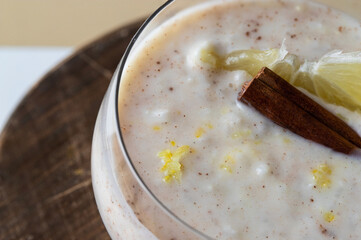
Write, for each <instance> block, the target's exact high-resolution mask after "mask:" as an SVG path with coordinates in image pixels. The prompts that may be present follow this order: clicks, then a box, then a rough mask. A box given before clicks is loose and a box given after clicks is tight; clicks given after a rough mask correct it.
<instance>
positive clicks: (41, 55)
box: [0, 46, 74, 132]
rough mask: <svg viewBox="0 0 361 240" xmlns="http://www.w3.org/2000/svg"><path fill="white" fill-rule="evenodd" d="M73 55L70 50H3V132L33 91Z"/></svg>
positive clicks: (0, 95) (0, 67)
mask: <svg viewBox="0 0 361 240" xmlns="http://www.w3.org/2000/svg"><path fill="white" fill-rule="evenodd" d="M73 51H74V49H73V48H71V47H1V46H0V132H1V131H2V129H3V127H4V125H5V124H6V122H7V120H8V119H9V117H10V115H11V114H12V112H13V111H14V110H15V108H16V106H17V105H18V104H19V103H20V101H21V99H22V98H23V97H24V96H25V94H26V93H27V92H28V91H29V90H30V89H31V87H32V86H33V85H34V84H35V83H36V82H37V81H38V80H39V79H40V78H41V77H42V76H43V75H44V74H45V73H47V72H48V71H49V70H50V69H51V68H52V67H54V66H55V65H56V64H58V63H59V62H60V61H62V60H63V59H64V58H66V57H67V56H69V55H70V54H71V53H72V52H73Z"/></svg>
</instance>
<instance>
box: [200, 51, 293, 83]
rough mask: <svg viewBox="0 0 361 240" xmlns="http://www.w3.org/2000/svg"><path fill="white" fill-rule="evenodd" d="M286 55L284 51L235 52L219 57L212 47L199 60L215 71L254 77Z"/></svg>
mask: <svg viewBox="0 0 361 240" xmlns="http://www.w3.org/2000/svg"><path fill="white" fill-rule="evenodd" d="M286 55H287V51H285V49H282V48H281V49H270V50H265V51H261V50H254V49H250V50H237V51H234V52H231V53H229V54H226V55H224V56H221V55H219V54H218V53H217V52H216V50H215V48H214V47H213V46H208V47H207V48H204V49H202V50H201V52H200V60H201V61H202V62H204V63H207V64H209V65H210V66H211V67H213V68H215V69H222V70H228V71H235V70H244V71H246V72H248V73H249V74H250V75H252V76H255V75H256V74H257V73H258V72H259V70H260V69H261V68H262V67H264V66H268V67H270V66H272V65H273V64H275V63H277V62H280V61H281V60H283V59H284V57H285V56H286Z"/></svg>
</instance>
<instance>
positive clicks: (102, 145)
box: [91, 0, 361, 240]
mask: <svg viewBox="0 0 361 240" xmlns="http://www.w3.org/2000/svg"><path fill="white" fill-rule="evenodd" d="M210 1H212V0H169V1H167V2H166V3H165V4H164V5H163V6H161V7H160V8H159V9H158V10H156V11H155V12H154V13H153V14H152V15H151V16H150V17H149V18H148V19H147V20H146V22H145V23H144V24H143V25H142V27H141V28H140V29H139V31H138V32H137V33H136V35H135V36H134V38H133V40H132V41H131V43H130V44H129V46H128V48H127V50H126V52H125V54H124V56H123V58H122V59H121V61H120V63H119V65H118V67H117V69H116V71H115V74H114V76H113V78H112V81H111V83H110V85H109V88H108V91H107V93H106V95H105V97H104V100H103V103H102V105H101V108H100V111H99V114H98V118H97V122H96V126H95V130H94V136H93V145H92V163H91V164H92V165H91V168H92V182H93V188H94V193H95V198H96V203H97V206H98V209H99V212H100V214H101V217H102V219H103V222H104V225H105V227H106V229H107V231H108V233H109V234H110V236H111V238H112V239H127V240H131V239H149V240H151V239H174V240H175V239H195V240H196V239H212V238H211V237H209V236H206V235H205V234H204V233H202V232H200V231H199V230H197V229H195V228H193V227H192V226H190V225H188V224H187V223H186V222H184V221H183V220H182V219H180V218H178V217H177V216H176V215H175V214H174V213H173V212H172V211H170V210H169V209H168V208H167V206H165V205H164V204H163V203H162V202H161V201H159V200H158V199H157V197H156V196H155V195H154V194H153V193H152V191H150V189H149V188H148V187H147V185H146V183H145V182H144V181H143V180H142V179H141V177H140V176H139V174H138V173H137V170H136V168H135V167H134V166H133V163H132V161H131V159H130V158H129V155H128V153H127V149H126V148H125V145H124V141H123V138H122V131H121V129H120V127H119V119H118V104H117V103H118V92H119V91H118V89H119V85H120V81H121V78H122V72H123V70H124V66H125V63H126V61H127V59H128V57H129V56H130V55H131V54H132V52H133V51H134V49H136V48H137V46H138V44H139V43H140V42H141V41H142V40H143V39H144V38H145V37H146V36H147V35H149V34H150V33H151V32H152V31H153V30H154V29H156V28H157V27H158V26H160V25H161V24H162V23H163V22H165V21H166V20H168V19H169V18H171V17H172V16H174V15H175V14H176V13H177V12H179V11H181V10H183V9H186V8H189V7H191V6H194V5H196V4H199V3H202V2H210ZM316 2H321V3H323V4H326V5H328V6H330V7H333V8H336V9H339V10H341V11H344V12H347V13H348V14H349V15H351V16H353V17H356V18H358V19H360V18H361V17H360V16H361V2H360V1H359V0H345V1H342V3H341V2H340V1H338V0H319V1H316ZM120 57H121V56H120Z"/></svg>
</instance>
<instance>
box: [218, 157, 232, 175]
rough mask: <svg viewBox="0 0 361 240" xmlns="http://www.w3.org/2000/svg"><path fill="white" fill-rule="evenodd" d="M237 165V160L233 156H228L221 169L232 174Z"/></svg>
mask: <svg viewBox="0 0 361 240" xmlns="http://www.w3.org/2000/svg"><path fill="white" fill-rule="evenodd" d="M234 164H235V160H234V157H233V156H232V155H231V154H227V155H226V156H225V158H224V160H223V162H222V164H221V165H220V168H221V169H223V170H225V171H227V172H229V173H232V172H233V170H232V169H233V166H234Z"/></svg>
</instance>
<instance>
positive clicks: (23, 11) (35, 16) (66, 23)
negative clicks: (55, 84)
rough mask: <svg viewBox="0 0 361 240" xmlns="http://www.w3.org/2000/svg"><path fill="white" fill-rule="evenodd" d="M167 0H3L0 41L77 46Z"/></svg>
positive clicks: (139, 16)
mask: <svg viewBox="0 0 361 240" xmlns="http://www.w3.org/2000/svg"><path fill="white" fill-rule="evenodd" d="M164 2H165V0H0V45H6V46H14V45H15V46H19V45H21V46H76V47H79V46H81V45H83V44H85V43H87V42H89V41H92V40H94V39H95V38H97V37H99V36H101V35H102V34H104V33H106V32H108V31H110V30H112V29H114V28H116V27H118V26H120V25H122V24H126V23H129V22H131V21H134V20H136V19H139V18H141V17H144V16H147V15H149V14H150V13H151V12H152V11H154V10H155V9H156V8H157V7H158V6H160V5H161V4H162V3H164Z"/></svg>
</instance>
